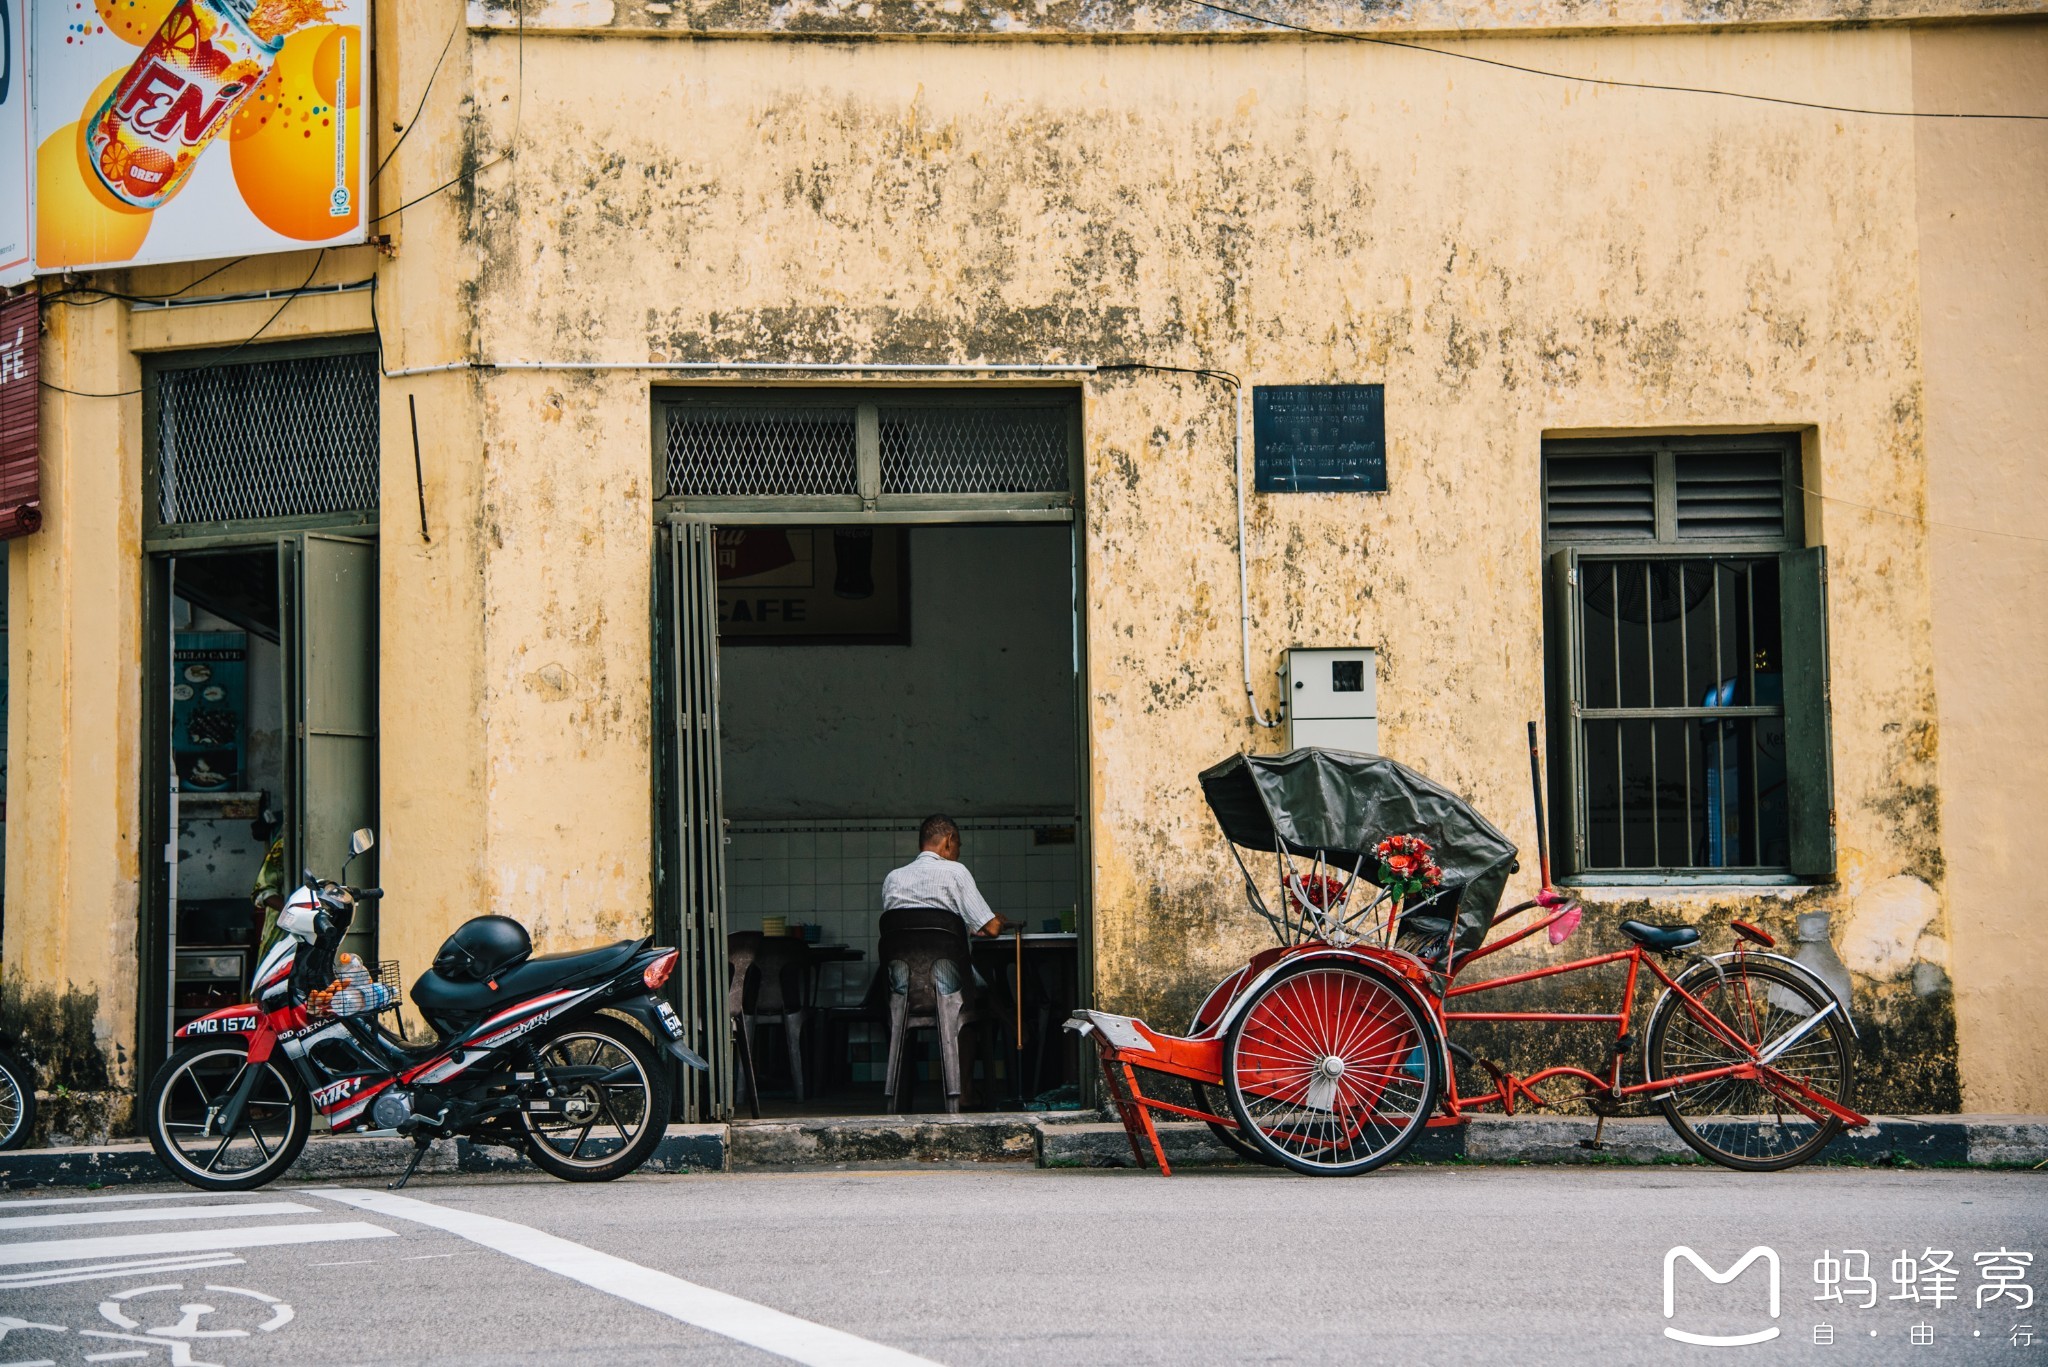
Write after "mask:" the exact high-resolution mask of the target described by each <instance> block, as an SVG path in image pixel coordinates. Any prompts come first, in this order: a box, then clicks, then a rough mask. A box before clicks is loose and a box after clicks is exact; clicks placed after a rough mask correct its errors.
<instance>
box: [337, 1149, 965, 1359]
mask: <svg viewBox="0 0 2048 1367" xmlns="http://www.w3.org/2000/svg"><path fill="white" fill-rule="evenodd" d="M309 1194H310V1195H315V1196H325V1197H326V1198H328V1199H329V1200H331V1201H339V1202H341V1203H342V1204H344V1205H349V1206H354V1207H356V1208H357V1209H358V1210H366V1211H369V1212H370V1213H371V1214H374V1215H382V1216H385V1217H387V1218H389V1219H394V1220H411V1221H413V1222H415V1223H416V1224H422V1225H426V1226H428V1227H429V1228H432V1229H438V1230H442V1231H444V1232H446V1233H449V1234H454V1235H457V1236H459V1237H461V1238H464V1239H467V1240H469V1241H470V1242H471V1243H473V1244H481V1245H483V1246H484V1247H485V1248H488V1249H491V1250H493V1251H494V1252H498V1253H502V1254H504V1255H505V1256H506V1257H508V1258H517V1259H518V1260H519V1261H520V1262H523V1263H527V1264H530V1265H532V1266H534V1267H538V1268H541V1269H543V1270H545V1271H548V1272H553V1273H556V1274H557V1275H560V1276H563V1277H567V1278H569V1279H570V1280H571V1281H578V1282H582V1283H583V1284H584V1285H585V1286H588V1287H591V1288H593V1289H595V1290H598V1291H602V1292H604V1293H605V1294H607V1295H611V1296H617V1297H618V1298H619V1299H620V1300H624V1301H631V1302H632V1303H633V1304H635V1305H639V1306H644V1307H646V1308H647V1309H649V1310H652V1311H654V1312H655V1313H656V1314H659V1315H666V1316H668V1317H669V1318H670V1319H673V1320H680V1321H682V1322H683V1323H684V1324H689V1325H694V1326H695V1327H697V1328H699V1329H707V1330H709V1331H710V1332H712V1333H714V1334H719V1335H722V1336H724V1337H726V1338H729V1339H736V1340H738V1341H739V1342H741V1343H744V1344H747V1345H748V1346H749V1347H753V1348H759V1349H760V1350H762V1351H763V1352H766V1353H773V1354H775V1355H776V1356H777V1357H785V1358H788V1359H790V1360H791V1361H792V1362H801V1363H805V1364H808V1367H937V1364H935V1363H933V1362H932V1361H931V1359H929V1358H921V1357H918V1356H916V1355H915V1354H912V1353H906V1352H904V1351H903V1350H902V1349H900V1348H891V1347H889V1346H888V1345H887V1344H883V1343H875V1342H872V1341H871V1340H868V1339H864V1338H861V1337H859V1336H857V1335H854V1334H849V1333H846V1332H845V1331H844V1330H840V1329H831V1328H827V1327H826V1326H825V1325H822V1324H813V1323H812V1322H811V1321H809V1320H806V1319H799V1318H798V1317H797V1316H795V1315H789V1314H784V1313H783V1312H782V1311H780V1310H773V1309H770V1308H769V1307H768V1306H765V1305H756V1304H754V1302H752V1301H749V1300H742V1299H741V1298H740V1297H738V1296H731V1295H727V1294H726V1293H725V1292H723V1291H714V1290H712V1289H711V1288H710V1287H708V1286H699V1285H697V1284H696V1283H695V1282H686V1281H684V1280H683V1279H682V1278H680V1277H672V1276H670V1275H669V1274H668V1273H666V1272H656V1271H655V1270H654V1269H652V1268H648V1267H642V1266H640V1264H638V1263H632V1262H627V1261H626V1260H625V1259H624V1258H615V1257H613V1256H612V1255H611V1254H609V1253H599V1252H598V1251H597V1250H596V1249H593V1248H585V1247H584V1246H583V1245H582V1244H575V1243H571V1242H569V1241H568V1240H567V1239H560V1238H557V1237H555V1236H554V1235H552V1234H544V1233H542V1232H541V1231H540V1230H537V1229H532V1228H529V1227H528V1226H526V1225H520V1224H514V1223H513V1222H512V1221H510V1220H500V1219H498V1218H497V1217H495V1216H491V1215H479V1214H477V1213H475V1212H474V1211H467V1210H451V1209H449V1208H447V1207H445V1206H436V1205H430V1204H429V1203H427V1202H425V1201H419V1200H415V1199H413V1198H412V1197H410V1196H399V1195H396V1194H395V1193H392V1192H383V1191H358V1190H353V1189H351V1188H348V1187H338V1188H330V1189H326V1190H321V1191H314V1192H311V1193H309Z"/></svg>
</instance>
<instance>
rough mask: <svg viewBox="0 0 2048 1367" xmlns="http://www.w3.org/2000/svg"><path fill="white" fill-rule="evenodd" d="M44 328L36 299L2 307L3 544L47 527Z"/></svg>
mask: <svg viewBox="0 0 2048 1367" xmlns="http://www.w3.org/2000/svg"><path fill="white" fill-rule="evenodd" d="M5 3H8V0H0V4H5ZM41 329H42V318H41V313H40V310H39V309H38V308H37V302H36V296H35V295H33V294H18V295H16V296H15V297H14V298H12V299H9V300H7V301H6V302H5V303H4V304H0V540H6V539H7V538H9V537H15V536H26V535H27V534H28V533H30V532H32V531H34V530H36V528H38V527H40V526H42V525H43V494H42V478H41V474H40V469H41V467H40V465H39V464H38V460H39V457H38V455H37V450H38V445H37V441H36V435H37V423H38V421H39V418H40V415H41V413H42V400H43V395H42V386H41V385H40V384H39V383H38V381H39V379H40V378H41V374H42V371H41V360H42V330H41Z"/></svg>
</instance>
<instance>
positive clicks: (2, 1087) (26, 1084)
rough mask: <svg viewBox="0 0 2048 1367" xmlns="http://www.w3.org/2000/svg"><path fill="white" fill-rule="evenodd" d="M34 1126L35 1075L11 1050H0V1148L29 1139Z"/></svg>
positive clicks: (21, 1143)
mask: <svg viewBox="0 0 2048 1367" xmlns="http://www.w3.org/2000/svg"><path fill="white" fill-rule="evenodd" d="M35 1128H36V1075H35V1073H34V1072H33V1071H32V1070H30V1068H29V1066H28V1065H27V1064H26V1063H23V1062H22V1061H21V1060H20V1059H19V1058H17V1057H15V1056H14V1055H13V1054H10V1053H8V1052H6V1051H5V1050H0V1150H6V1149H18V1148H20V1147H21V1146H22V1145H24V1144H26V1143H28V1141H29V1136H31V1135H32V1134H34V1133H35Z"/></svg>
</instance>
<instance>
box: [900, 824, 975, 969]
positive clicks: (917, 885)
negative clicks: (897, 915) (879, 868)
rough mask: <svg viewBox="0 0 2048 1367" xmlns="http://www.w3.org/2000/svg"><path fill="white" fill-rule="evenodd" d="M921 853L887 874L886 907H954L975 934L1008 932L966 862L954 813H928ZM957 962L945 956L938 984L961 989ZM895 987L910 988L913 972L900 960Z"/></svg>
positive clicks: (920, 834) (919, 839)
mask: <svg viewBox="0 0 2048 1367" xmlns="http://www.w3.org/2000/svg"><path fill="white" fill-rule="evenodd" d="M917 846H918V852H917V858H915V859H913V860H911V861H910V862H909V863H908V864H905V865H904V866H903V867H902V868H900V869H895V870H892V871H891V872H890V874H889V876H888V877H886V878H884V879H883V880H882V910H884V911H895V910H898V909H899V908H903V907H934V908H943V909H944V910H946V911H950V912H952V913H953V914H954V915H955V916H958V917H959V918H960V919H961V920H962V921H964V922H966V924H967V933H968V934H969V935H986V936H996V935H1000V934H1002V933H1003V930H1004V926H1003V918H1002V917H1000V916H998V915H996V913H995V912H994V911H992V910H991V909H990V908H989V904H988V902H987V901H986V900H985V899H984V898H983V897H982V895H981V889H979V888H977V887H975V886H974V875H973V874H971V873H969V872H968V871H967V866H966V865H965V864H962V863H961V862H960V828H959V827H958V826H956V825H954V824H953V818H951V817H949V816H928V817H926V818H925V819H924V823H923V824H922V825H920V826H919V827H918V828H917ZM952 969H953V965H952V964H951V963H949V962H941V963H940V964H939V965H938V968H937V971H936V973H935V974H934V976H933V980H932V981H933V984H934V985H935V986H936V987H937V988H938V990H939V991H941V992H957V991H959V990H960V982H959V980H958V979H957V978H955V977H954V975H953V971H952ZM889 987H890V989H891V990H893V991H896V992H907V991H909V990H910V979H909V975H908V973H907V972H906V971H905V969H904V967H903V965H902V964H900V963H892V964H890V965H889Z"/></svg>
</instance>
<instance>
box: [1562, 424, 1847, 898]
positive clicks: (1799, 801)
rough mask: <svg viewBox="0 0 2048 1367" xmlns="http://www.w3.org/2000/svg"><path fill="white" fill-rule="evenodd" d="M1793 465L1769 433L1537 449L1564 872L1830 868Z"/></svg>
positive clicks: (1817, 627) (1815, 667) (1816, 565)
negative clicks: (1540, 464) (1540, 461)
mask: <svg viewBox="0 0 2048 1367" xmlns="http://www.w3.org/2000/svg"><path fill="white" fill-rule="evenodd" d="M1797 460H1798V452H1797V446H1796V442H1795V441H1794V439H1792V438H1790V437H1787V436H1779V435H1767V436H1763V437H1739V438H1725V437H1724V438H1692V439H1683V438H1661V439H1645V440H1639V441H1597V442H1562V441H1560V442H1552V443H1548V444H1547V445H1546V446H1545V449H1544V531H1545V541H1546V548H1547V549H1548V551H1549V552H1550V567H1551V569H1550V575H1551V586H1550V601H1549V605H1548V610H1547V612H1546V643H1547V653H1548V655H1549V664H1550V680H1551V683H1550V699H1551V707H1550V711H1551V716H1552V744H1551V754H1552V757H1553V774H1552V786H1553V792H1554V798H1555V800H1554V807H1555V814H1556V817H1557V820H1558V823H1559V828H1560V831H1561V832H1562V834H1563V836H1564V839H1563V840H1562V841H1561V842H1560V850H1561V854H1562V863H1563V865H1564V868H1565V871H1566V872H1567V873H1570V874H1573V875H1590V876H1593V877H1596V878H1597V877H1600V876H1640V875H1643V874H1651V875H1664V874H1669V875H1704V874H1714V875H1719V876H1727V875H1729V874H1739V875H1776V876H1793V875H1824V874H1827V873H1830V872H1832V869H1833V829H1832V825H1833V814H1832V796H1831V781H1830V776H1829V773H1828V754H1827V724H1826V721H1827V718H1826V712H1827V708H1826V613H1825V583H1824V580H1825V569H1824V561H1823V557H1822V553H1821V551H1820V550H1819V549H1818V548H1814V549H1806V548H1804V547H1803V546H1802V545H1801V541H1802V537H1801V521H1800V501H1799V499H1798V498H1797V489H1798V478H1797V470H1798V465H1797Z"/></svg>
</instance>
